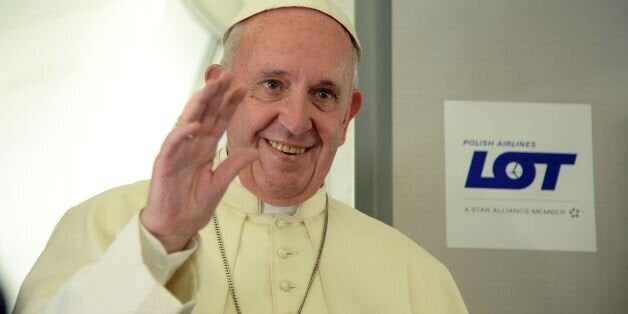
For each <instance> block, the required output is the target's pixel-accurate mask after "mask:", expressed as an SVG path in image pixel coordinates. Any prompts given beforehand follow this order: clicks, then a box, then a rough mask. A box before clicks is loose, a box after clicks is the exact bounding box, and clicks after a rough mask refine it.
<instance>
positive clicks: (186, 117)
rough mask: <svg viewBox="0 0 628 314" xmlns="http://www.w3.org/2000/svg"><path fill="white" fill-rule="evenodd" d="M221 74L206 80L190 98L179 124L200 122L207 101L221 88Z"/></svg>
mask: <svg viewBox="0 0 628 314" xmlns="http://www.w3.org/2000/svg"><path fill="white" fill-rule="evenodd" d="M222 73H224V72H220V73H219V74H218V76H217V77H216V78H215V79H211V80H208V81H207V82H206V83H205V85H204V86H203V88H201V90H199V91H197V92H196V93H194V94H193V95H192V97H190V100H189V101H188V103H187V104H186V105H185V108H183V112H182V113H181V116H180V117H179V123H180V124H184V123H191V122H196V121H200V120H201V118H202V117H203V114H204V113H205V111H206V108H207V105H208V101H209V100H211V99H212V98H213V97H214V95H216V93H217V92H218V91H219V90H221V89H222V88H224V87H222V84H223V82H222V80H221V78H222Z"/></svg>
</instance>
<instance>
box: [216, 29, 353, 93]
mask: <svg viewBox="0 0 628 314" xmlns="http://www.w3.org/2000/svg"><path fill="white" fill-rule="evenodd" d="M244 24H246V21H244V22H240V23H238V24H236V25H234V26H233V27H232V28H231V30H230V31H229V35H228V36H227V39H226V40H225V43H224V50H223V53H222V59H221V60H220V64H221V65H222V66H223V67H225V68H226V69H231V68H232V67H233V57H234V55H235V52H236V50H237V48H238V46H239V45H240V44H241V42H242V39H243V38H244V33H245V28H246V27H250V26H245V25H244ZM349 37H351V35H349ZM351 43H352V45H353V89H357V88H358V62H359V59H360V58H359V55H358V49H357V48H356V46H355V44H354V43H353V38H352V39H351Z"/></svg>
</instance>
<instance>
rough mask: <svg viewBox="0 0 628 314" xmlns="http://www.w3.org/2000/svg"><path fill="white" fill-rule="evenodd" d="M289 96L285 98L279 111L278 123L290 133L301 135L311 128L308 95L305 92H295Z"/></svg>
mask: <svg viewBox="0 0 628 314" xmlns="http://www.w3.org/2000/svg"><path fill="white" fill-rule="evenodd" d="M291 96H292V97H288V98H287V99H285V103H284V104H283V106H282V108H281V112H280V113H279V118H278V119H279V123H281V125H282V126H283V127H285V128H286V129H287V130H288V131H289V132H290V133H291V134H292V135H301V134H304V133H306V132H308V131H309V130H310V129H312V119H311V117H310V109H311V104H310V99H309V95H308V94H307V93H305V95H301V93H295V94H293V95H291Z"/></svg>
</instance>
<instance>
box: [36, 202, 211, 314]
mask: <svg viewBox="0 0 628 314" xmlns="http://www.w3.org/2000/svg"><path fill="white" fill-rule="evenodd" d="M197 243H198V242H197V240H196V239H192V241H190V243H189V244H188V246H186V248H185V250H184V251H181V252H177V253H174V254H170V255H168V254H167V253H166V250H165V249H164V247H163V246H162V245H161V243H160V242H159V241H158V240H157V239H155V238H154V237H153V236H152V235H151V234H150V233H149V232H148V231H146V230H145V229H144V227H143V226H142V225H141V223H140V222H139V219H138V214H136V215H134V216H133V218H132V219H131V221H130V222H129V223H128V224H127V225H126V226H125V227H124V228H123V229H122V231H121V232H120V233H119V234H118V236H117V237H116V239H115V240H114V241H113V243H111V245H110V247H109V248H108V249H107V251H106V252H105V253H104V255H103V256H102V257H101V258H100V259H99V260H98V261H97V262H96V263H95V264H92V265H89V266H87V267H84V268H82V269H81V270H80V271H79V272H77V273H76V274H75V275H74V276H73V277H72V278H71V279H70V280H69V281H68V282H67V283H66V284H65V285H64V286H63V288H62V289H61V290H60V291H58V293H57V294H56V295H55V296H54V297H53V298H52V299H51V300H50V302H48V303H47V305H46V306H45V307H44V309H43V311H42V313H67V314H74V313H76V314H84V313H90V314H99V313H103V314H105V313H107V314H110V313H151V314H152V313H190V312H191V311H192V309H193V308H194V305H195V300H191V301H189V302H187V303H185V304H182V303H181V302H180V301H179V299H178V298H177V297H176V296H174V295H173V294H172V293H170V291H169V290H168V289H167V288H166V287H165V284H166V283H167V282H168V280H169V279H170V277H171V276H172V274H173V273H174V272H175V271H176V270H177V269H178V268H179V267H180V266H181V265H182V264H183V263H184V262H185V261H186V260H187V259H188V258H189V257H190V256H191V255H192V254H193V253H194V251H195V250H196V248H197V247H198V244H197ZM80 249H81V248H77V250H80ZM190 284H191V285H196V283H195V282H193V283H190Z"/></svg>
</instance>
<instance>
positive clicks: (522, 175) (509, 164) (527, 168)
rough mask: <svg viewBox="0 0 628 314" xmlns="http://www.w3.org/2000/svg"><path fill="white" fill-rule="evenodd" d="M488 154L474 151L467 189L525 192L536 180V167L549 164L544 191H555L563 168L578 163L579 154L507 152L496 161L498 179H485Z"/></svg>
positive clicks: (494, 165)
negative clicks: (521, 190)
mask: <svg viewBox="0 0 628 314" xmlns="http://www.w3.org/2000/svg"><path fill="white" fill-rule="evenodd" d="M486 155H487V152H486V151H475V152H473V158H472V159H471V167H470V168H469V174H468V175H467V182H466V184H465V187H466V188H482V189H511V190H520V189H525V188H527V187H528V186H530V184H532V182H533V181H534V178H535V177H536V167H535V164H545V165H547V168H546V170H545V176H544V177H543V184H542V185H541V190H550V191H553V190H555V189H556V184H557V183H558V175H559V173H560V168H561V166H562V165H573V164H575V163H576V154H560V153H531V152H505V153H503V154H501V155H499V156H498V157H497V158H496V159H495V162H493V175H494V177H482V170H483V169H484V164H485V162H486Z"/></svg>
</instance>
